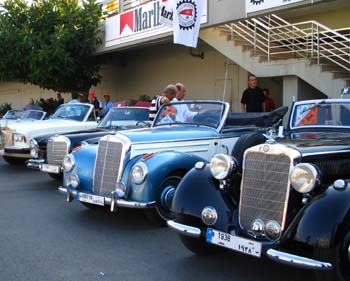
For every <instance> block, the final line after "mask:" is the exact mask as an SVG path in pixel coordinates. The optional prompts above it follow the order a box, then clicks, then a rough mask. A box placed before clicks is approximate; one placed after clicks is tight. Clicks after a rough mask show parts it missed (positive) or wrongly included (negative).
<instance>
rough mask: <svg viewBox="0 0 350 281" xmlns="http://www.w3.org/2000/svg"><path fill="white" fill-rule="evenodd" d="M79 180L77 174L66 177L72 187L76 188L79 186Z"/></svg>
mask: <svg viewBox="0 0 350 281" xmlns="http://www.w3.org/2000/svg"><path fill="white" fill-rule="evenodd" d="M79 183H80V180H79V177H78V176H77V175H70V176H69V177H68V184H69V185H70V186H71V187H72V188H74V189H75V188H77V187H78V186H79Z"/></svg>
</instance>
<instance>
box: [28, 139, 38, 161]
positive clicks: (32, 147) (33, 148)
mask: <svg viewBox="0 0 350 281" xmlns="http://www.w3.org/2000/svg"><path fill="white" fill-rule="evenodd" d="M30 155H31V156H32V157H33V158H38V157H39V145H38V143H37V142H36V141H35V140H30Z"/></svg>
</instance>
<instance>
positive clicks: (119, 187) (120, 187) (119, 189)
mask: <svg viewBox="0 0 350 281" xmlns="http://www.w3.org/2000/svg"><path fill="white" fill-rule="evenodd" d="M115 192H116V193H117V195H118V197H119V198H121V197H124V196H125V193H126V186H125V184H124V183H123V182H117V183H116V185H115Z"/></svg>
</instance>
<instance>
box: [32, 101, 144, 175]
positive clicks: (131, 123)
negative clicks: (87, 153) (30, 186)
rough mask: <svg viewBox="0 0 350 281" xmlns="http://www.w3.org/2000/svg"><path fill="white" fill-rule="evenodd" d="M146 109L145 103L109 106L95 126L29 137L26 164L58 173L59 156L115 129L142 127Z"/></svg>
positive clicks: (92, 141) (51, 172) (96, 140)
mask: <svg viewBox="0 0 350 281" xmlns="http://www.w3.org/2000/svg"><path fill="white" fill-rule="evenodd" d="M148 120H149V109H148V108H145V107H113V108H111V109H110V110H109V112H108V113H107V115H106V116H105V117H104V118H103V120H102V121H101V123H100V124H99V125H98V127H97V128H96V129H91V130H85V131H77V132H71V133H67V134H61V135H55V134H52V133H51V134H48V135H44V136H40V137H38V138H35V139H32V140H31V141H30V153H31V156H32V157H33V159H30V160H29V161H28V162H27V167H28V168H31V169H37V170H41V171H42V172H46V173H48V174H49V175H50V176H51V177H52V178H54V179H57V178H60V177H61V176H62V171H61V164H62V160H63V158H64V157H65V156H66V155H67V154H68V153H70V152H72V151H74V150H77V149H79V148H80V147H81V146H83V145H85V144H94V143H95V144H97V143H98V140H99V139H100V138H101V137H103V136H105V135H109V134H115V133H116V132H117V131H119V130H127V129H136V128H142V127H146V126H148V125H149V121H148Z"/></svg>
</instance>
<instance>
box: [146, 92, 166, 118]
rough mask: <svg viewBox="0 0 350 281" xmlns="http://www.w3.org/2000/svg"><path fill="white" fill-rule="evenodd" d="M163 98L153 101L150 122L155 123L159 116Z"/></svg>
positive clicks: (156, 98)
mask: <svg viewBox="0 0 350 281" xmlns="http://www.w3.org/2000/svg"><path fill="white" fill-rule="evenodd" d="M162 98H163V96H155V97H154V98H153V100H152V101H151V107H150V108H149V121H151V122H153V120H154V118H155V117H156V115H157V112H158V109H159V108H160V107H161V105H162V104H161V101H162Z"/></svg>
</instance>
